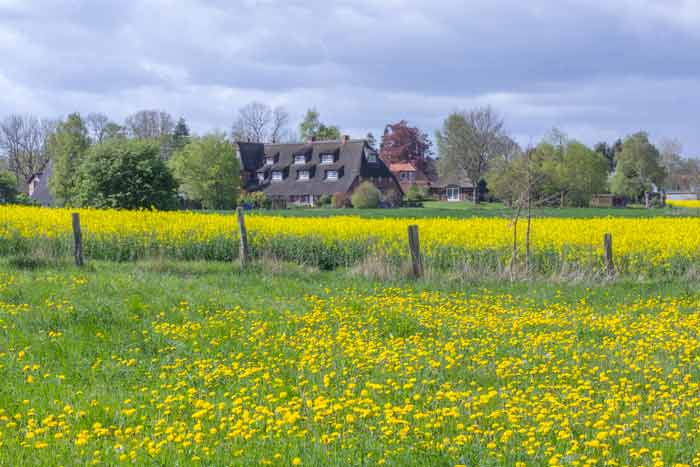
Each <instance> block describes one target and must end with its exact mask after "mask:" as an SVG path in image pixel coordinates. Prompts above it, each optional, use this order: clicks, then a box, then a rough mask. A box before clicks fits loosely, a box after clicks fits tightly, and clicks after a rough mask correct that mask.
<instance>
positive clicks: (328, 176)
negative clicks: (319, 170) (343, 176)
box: [326, 170, 340, 181]
mask: <svg viewBox="0 0 700 467" xmlns="http://www.w3.org/2000/svg"><path fill="white" fill-rule="evenodd" d="M331 174H333V175H331ZM339 175H340V174H339V173H338V171H337V170H328V171H326V180H331V181H335V180H338V176H339Z"/></svg>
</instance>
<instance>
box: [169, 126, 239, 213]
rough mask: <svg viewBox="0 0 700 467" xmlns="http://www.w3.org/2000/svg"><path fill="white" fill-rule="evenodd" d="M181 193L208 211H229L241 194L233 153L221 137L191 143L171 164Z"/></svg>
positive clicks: (179, 152)
mask: <svg viewBox="0 0 700 467" xmlns="http://www.w3.org/2000/svg"><path fill="white" fill-rule="evenodd" d="M170 167H171V168H172V169H173V174H174V175H175V178H176V179H177V180H178V181H179V183H180V191H181V192H183V193H184V194H185V195H187V197H188V198H190V199H192V200H194V201H199V202H201V203H202V206H203V207H205V208H207V209H231V208H233V207H235V206H236V201H237V197H238V193H239V191H240V167H239V162H238V157H237V156H236V150H235V148H234V146H233V145H232V144H230V143H229V142H228V141H227V140H226V136H225V135H223V134H211V135H206V136H203V137H201V138H192V140H191V141H190V142H189V143H188V144H187V145H186V146H185V147H184V148H183V149H181V150H180V151H177V152H176V153H175V154H174V155H173V158H172V159H171V161H170Z"/></svg>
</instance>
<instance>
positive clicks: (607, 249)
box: [603, 233, 615, 279]
mask: <svg viewBox="0 0 700 467" xmlns="http://www.w3.org/2000/svg"><path fill="white" fill-rule="evenodd" d="M603 250H604V253H605V272H606V273H607V275H608V279H612V278H613V277H615V263H614V262H613V249H612V234H609V233H606V234H605V235H604V236H603Z"/></svg>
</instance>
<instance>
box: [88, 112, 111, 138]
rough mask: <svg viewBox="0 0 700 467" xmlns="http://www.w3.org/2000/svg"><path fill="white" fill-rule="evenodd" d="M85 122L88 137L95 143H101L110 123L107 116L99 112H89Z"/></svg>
mask: <svg viewBox="0 0 700 467" xmlns="http://www.w3.org/2000/svg"><path fill="white" fill-rule="evenodd" d="M85 124H86V125H87V127H88V129H89V130H90V137H91V138H92V140H93V141H94V142H95V143H101V142H102V141H103V140H104V139H105V137H106V136H107V128H108V125H109V124H110V121H109V117H108V116H106V115H105V114H101V113H89V114H88V116H87V119H86V120H85Z"/></svg>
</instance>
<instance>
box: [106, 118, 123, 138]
mask: <svg viewBox="0 0 700 467" xmlns="http://www.w3.org/2000/svg"><path fill="white" fill-rule="evenodd" d="M114 138H126V128H124V127H123V126H121V125H119V124H117V123H114V122H109V123H107V125H105V134H104V136H103V138H102V141H105V140H108V139H114Z"/></svg>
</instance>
